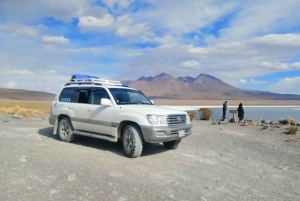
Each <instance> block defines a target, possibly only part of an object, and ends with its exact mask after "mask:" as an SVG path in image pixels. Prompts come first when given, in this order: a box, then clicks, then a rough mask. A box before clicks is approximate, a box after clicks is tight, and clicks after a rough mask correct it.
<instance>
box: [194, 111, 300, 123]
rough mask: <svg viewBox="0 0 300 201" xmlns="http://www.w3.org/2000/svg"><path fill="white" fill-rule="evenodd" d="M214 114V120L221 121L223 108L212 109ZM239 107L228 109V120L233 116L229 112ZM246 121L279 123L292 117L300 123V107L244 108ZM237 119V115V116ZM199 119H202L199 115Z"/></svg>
mask: <svg viewBox="0 0 300 201" xmlns="http://www.w3.org/2000/svg"><path fill="white" fill-rule="evenodd" d="M211 109H212V111H213V112H214V113H213V116H212V118H211V119H212V120H220V119H221V118H222V108H211ZM236 109H237V107H228V108H227V113H226V119H228V120H230V119H231V118H232V117H233V115H232V114H230V113H229V110H236ZM244 112H245V115H244V117H245V119H254V120H255V121H258V120H260V119H265V120H272V121H277V120H279V119H282V118H283V119H286V118H287V117H291V118H293V119H294V121H295V122H296V123H297V122H298V121H300V107H244ZM235 117H236V118H238V117H237V114H235ZM197 119H200V116H199V114H197Z"/></svg>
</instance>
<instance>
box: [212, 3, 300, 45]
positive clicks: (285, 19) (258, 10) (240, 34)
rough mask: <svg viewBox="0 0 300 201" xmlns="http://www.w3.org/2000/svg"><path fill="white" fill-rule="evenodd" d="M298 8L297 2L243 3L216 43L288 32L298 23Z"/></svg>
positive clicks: (299, 4) (299, 21)
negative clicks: (281, 31)
mask: <svg viewBox="0 0 300 201" xmlns="http://www.w3.org/2000/svg"><path fill="white" fill-rule="evenodd" d="M299 7H300V2H299V1H298V0H289V1H273V0H264V1H260V2H259V3H257V2H255V1H248V2H244V3H243V4H240V5H239V6H237V7H236V8H235V10H236V13H235V17H234V18H233V19H232V21H231V22H230V26H228V27H225V28H224V29H223V30H221V31H220V37H219V38H218V39H216V41H235V40H244V39H248V38H252V37H254V36H256V35H265V34H268V33H270V32H277V31H278V30H284V29H286V30H288V29H290V28H292V27H294V26H297V24H299V23H300V19H299V17H296V16H299V14H298V8H299ZM287 11H288V12H287ZM279 43H280V42H279Z"/></svg>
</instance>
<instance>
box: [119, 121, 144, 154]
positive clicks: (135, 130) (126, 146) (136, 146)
mask: <svg viewBox="0 0 300 201" xmlns="http://www.w3.org/2000/svg"><path fill="white" fill-rule="evenodd" d="M122 143H123V150H124V152H125V154H126V155H127V156H128V157H130V158H137V157H139V156H140V155H141V153H142V151H143V141H142V133H141V130H140V128H139V127H138V126H137V125H127V126H126V127H125V128H124V130H123V136H122Z"/></svg>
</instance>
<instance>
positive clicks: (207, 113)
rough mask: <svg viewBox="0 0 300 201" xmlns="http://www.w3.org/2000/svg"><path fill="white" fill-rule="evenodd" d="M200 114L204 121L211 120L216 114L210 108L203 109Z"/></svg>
mask: <svg viewBox="0 0 300 201" xmlns="http://www.w3.org/2000/svg"><path fill="white" fill-rule="evenodd" d="M199 112H200V117H201V119H203V120H210V118H211V117H212V115H213V113H214V112H213V111H212V110H211V109H210V108H201V109H200V110H199Z"/></svg>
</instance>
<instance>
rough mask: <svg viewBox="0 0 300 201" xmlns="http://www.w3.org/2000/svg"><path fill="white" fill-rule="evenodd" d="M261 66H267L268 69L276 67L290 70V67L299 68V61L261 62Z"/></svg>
mask: <svg viewBox="0 0 300 201" xmlns="http://www.w3.org/2000/svg"><path fill="white" fill-rule="evenodd" d="M260 66H261V67H264V68H269V69H278V70H291V69H297V68H299V69H300V62H294V63H280V62H274V63H271V62H266V61H264V62H262V63H261V64H260Z"/></svg>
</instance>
